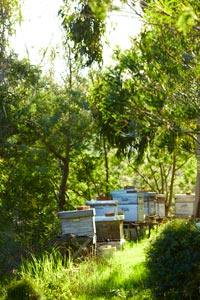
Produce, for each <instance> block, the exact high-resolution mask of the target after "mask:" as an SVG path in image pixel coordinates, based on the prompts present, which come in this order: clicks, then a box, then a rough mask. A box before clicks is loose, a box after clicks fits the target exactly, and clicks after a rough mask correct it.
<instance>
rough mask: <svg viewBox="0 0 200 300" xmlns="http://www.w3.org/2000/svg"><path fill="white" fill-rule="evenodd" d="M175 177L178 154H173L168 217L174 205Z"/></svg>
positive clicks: (167, 209)
mask: <svg viewBox="0 0 200 300" xmlns="http://www.w3.org/2000/svg"><path fill="white" fill-rule="evenodd" d="M175 175H176V154H175V153H173V165H172V175H171V183H170V190H169V198H168V203H167V207H166V216H168V214H169V210H170V207H171V204H172V198H173V193H174V180H175Z"/></svg>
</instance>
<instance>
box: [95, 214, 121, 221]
mask: <svg viewBox="0 0 200 300" xmlns="http://www.w3.org/2000/svg"><path fill="white" fill-rule="evenodd" d="M123 220H124V215H115V216H110V217H107V216H95V222H104V221H105V222H106V221H123Z"/></svg>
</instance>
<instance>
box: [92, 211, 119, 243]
mask: <svg viewBox="0 0 200 300" xmlns="http://www.w3.org/2000/svg"><path fill="white" fill-rule="evenodd" d="M123 221H124V216H123V215H115V216H111V217H106V216H96V217H95V225H96V235H97V242H109V241H120V240H122V239H124V228H123Z"/></svg>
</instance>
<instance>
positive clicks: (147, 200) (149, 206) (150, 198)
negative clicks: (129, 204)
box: [138, 192, 156, 216]
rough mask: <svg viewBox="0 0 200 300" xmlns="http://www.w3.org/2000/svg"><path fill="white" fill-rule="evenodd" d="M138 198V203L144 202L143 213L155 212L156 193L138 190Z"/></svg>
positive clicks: (151, 213) (153, 213)
mask: <svg viewBox="0 0 200 300" xmlns="http://www.w3.org/2000/svg"><path fill="white" fill-rule="evenodd" d="M138 198H139V199H140V201H139V202H140V203H142V202H144V215H145V216H149V215H155V214H156V193H155V192H139V193H138Z"/></svg>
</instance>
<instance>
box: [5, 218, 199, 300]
mask: <svg viewBox="0 0 200 300" xmlns="http://www.w3.org/2000/svg"><path fill="white" fill-rule="evenodd" d="M199 247H200V231H199V229H198V228H197V227H196V225H195V223H194V221H193V220H190V221H188V220H174V221H170V222H168V223H166V224H163V225H161V226H160V227H159V231H158V232H153V234H152V236H151V239H147V238H146V237H145V236H144V239H143V240H141V241H140V242H130V241H129V242H128V241H127V242H126V244H125V245H124V246H123V248H122V249H121V250H118V251H116V252H115V253H113V255H112V256H110V257H104V256H102V255H101V256H97V257H94V256H93V257H92V256H85V258H83V257H82V258H79V259H78V260H76V261H73V260H72V259H68V260H64V259H63V257H61V255H60V253H59V252H58V249H54V250H53V251H52V252H51V253H43V255H42V256H40V257H35V256H32V258H31V259H30V260H26V261H24V262H23V264H22V266H21V268H20V269H18V270H16V271H15V274H14V276H13V277H14V278H13V280H11V281H10V280H7V281H4V284H3V285H2V286H1V295H0V299H1V300H15V299H20V300H25V299H26V300H33V299H38V300H39V299H45V300H53V299H55V298H56V299H58V300H69V299H74V300H75V299H76V300H84V299H85V300H86V299H87V300H88V299H91V300H92V299H95V300H105V299H115V300H119V299H129V300H133V299H135V300H140V299H143V300H145V299H146V300H156V299H173V300H175V299H184V300H190V299H200V296H199Z"/></svg>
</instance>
